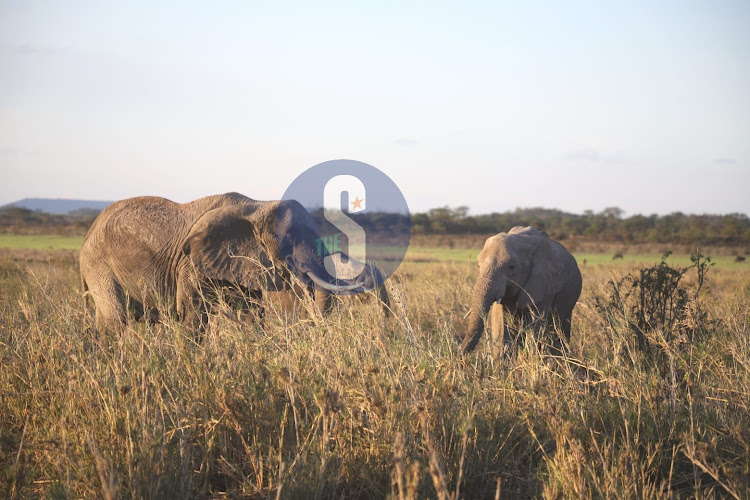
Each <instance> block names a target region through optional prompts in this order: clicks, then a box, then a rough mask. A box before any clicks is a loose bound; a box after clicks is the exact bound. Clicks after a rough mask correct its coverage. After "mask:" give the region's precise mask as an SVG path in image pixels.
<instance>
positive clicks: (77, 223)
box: [0, 206, 99, 236]
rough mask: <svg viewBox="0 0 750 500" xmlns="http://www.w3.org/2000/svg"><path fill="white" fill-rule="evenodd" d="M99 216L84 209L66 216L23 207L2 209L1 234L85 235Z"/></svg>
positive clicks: (94, 211) (92, 211) (0, 218)
mask: <svg viewBox="0 0 750 500" xmlns="http://www.w3.org/2000/svg"><path fill="white" fill-rule="evenodd" d="M97 215H99V211H98V210H92V209H89V208H82V209H79V210H74V211H72V212H70V213H68V214H66V215H60V214H49V213H46V212H40V211H36V210H29V209H28V208H22V207H14V206H10V207H3V208H0V233H14V234H61V235H68V236H75V235H84V234H86V231H88V229H89V227H90V226H91V224H92V223H93V222H94V219H96V216H97Z"/></svg>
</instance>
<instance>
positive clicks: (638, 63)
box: [0, 0, 750, 215]
mask: <svg viewBox="0 0 750 500" xmlns="http://www.w3.org/2000/svg"><path fill="white" fill-rule="evenodd" d="M153 3H154V2H103V1H90V2H83V1H65V2H58V1H49V2H40V1H30V0H20V1H7V0H0V204H2V203H7V202H11V201H14V200H17V199H20V198H23V197H66V198H89V199H105V200H106V199H108V200H114V199H119V198H125V197H130V196H136V195H142V194H153V195H160V196H166V197H168V198H171V199H174V200H175V201H188V200H190V199H193V198H197V197H199V196H203V195H207V194H214V193H219V192H225V191H240V192H242V193H244V194H246V195H248V196H251V197H254V198H258V199H273V198H280V197H281V195H282V194H283V192H284V190H285V188H286V186H287V185H288V184H290V183H291V182H292V180H293V179H294V177H295V176H296V175H298V174H299V173H301V172H302V171H303V170H304V169H306V168H308V167H310V166H312V165H315V164H317V163H320V162H323V161H326V160H331V159H336V158H351V159H355V160H359V161H364V162H367V163H370V164H371V165H374V166H376V167H378V168H379V169H381V170H382V171H384V172H385V173H386V174H388V175H389V176H390V177H391V178H392V179H393V180H394V181H395V182H396V183H397V184H398V185H399V186H400V187H401V189H402V191H403V192H404V195H405V197H406V199H407V202H408V203H409V205H410V208H411V209H412V211H422V210H425V209H428V208H432V207H437V206H443V205H451V206H457V205H468V206H470V207H471V209H472V212H473V213H484V212H490V211H505V210H512V209H514V208H516V207H530V206H544V207H548V208H560V209H563V210H567V211H572V212H582V211H583V210H586V209H592V210H601V209H602V208H604V207H608V206H619V207H621V208H623V209H624V210H625V211H626V214H631V215H632V214H635V213H645V214H649V213H654V212H656V213H669V212H672V211H678V210H680V211H683V212H691V213H703V212H709V213H726V212H743V213H750V196H748V193H747V191H748V188H749V187H750V91H749V90H748V89H750V2H747V1H746V0H742V1H722V0H717V1H710V2H709V1H684V0H683V1H660V2H646V1H643V2H641V1H622V2H619V1H611V2H610V1H608V2H601V1H573V2H533V1H518V2H487V3H483V2H461V3H460V5H459V3H458V2H455V3H437V2H416V3H408V5H405V2H392V3H391V2H369V3H366V4H365V3H362V4H359V5H356V4H355V2H299V3H297V2H239V1H238V2H159V3H158V4H159V5H158V6H154V5H152V4H153Z"/></svg>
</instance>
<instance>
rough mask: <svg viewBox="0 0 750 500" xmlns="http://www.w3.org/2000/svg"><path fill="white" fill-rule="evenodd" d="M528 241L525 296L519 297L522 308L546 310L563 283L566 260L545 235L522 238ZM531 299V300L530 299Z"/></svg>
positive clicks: (565, 272) (556, 246) (565, 274)
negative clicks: (528, 260)
mask: <svg viewBox="0 0 750 500" xmlns="http://www.w3.org/2000/svg"><path fill="white" fill-rule="evenodd" d="M522 238H527V239H528V240H529V241H527V242H526V243H527V244H528V246H526V252H527V255H529V256H530V260H531V262H530V267H529V274H528V279H527V280H526V284H525V286H524V287H523V289H524V290H525V291H526V292H527V294H528V295H527V294H523V297H522V298H521V297H519V305H520V306H522V307H530V308H532V309H534V307H536V308H539V309H546V308H547V307H549V306H550V305H551V304H552V303H553V302H554V300H555V296H556V295H557V293H558V292H559V291H560V289H561V288H562V287H563V285H564V283H565V279H566V276H567V270H566V266H567V260H566V259H565V258H564V255H562V254H561V253H560V251H559V248H558V245H555V244H554V242H553V241H552V240H550V239H549V237H547V235H545V234H542V233H539V234H537V235H527V236H522ZM530 297H533V300H532V299H531V298H530Z"/></svg>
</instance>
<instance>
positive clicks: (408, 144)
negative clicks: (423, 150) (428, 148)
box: [393, 137, 419, 148]
mask: <svg viewBox="0 0 750 500" xmlns="http://www.w3.org/2000/svg"><path fill="white" fill-rule="evenodd" d="M393 142H395V143H396V144H397V145H399V146H401V147H402V148H413V147H414V146H416V145H417V144H419V141H415V140H414V139H406V138H403V137H402V138H401V139H396V140H395V141H393Z"/></svg>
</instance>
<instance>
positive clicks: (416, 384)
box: [0, 249, 750, 498]
mask: <svg viewBox="0 0 750 500" xmlns="http://www.w3.org/2000/svg"><path fill="white" fill-rule="evenodd" d="M461 252H464V251H459V250H455V251H454V250H440V251H431V250H423V249H414V250H412V251H410V253H409V258H408V260H407V261H406V262H405V263H404V264H403V265H402V266H401V268H400V269H399V271H398V273H397V275H396V276H395V277H394V278H392V279H391V281H390V283H391V284H392V287H391V293H392V296H393V304H392V307H393V310H394V314H393V316H392V317H391V318H390V319H382V318H380V317H379V316H378V313H377V308H376V306H375V305H374V304H372V303H359V302H354V303H345V304H340V305H339V306H338V308H337V310H336V311H334V313H333V314H331V315H330V316H329V317H327V318H321V317H319V316H317V315H315V314H313V315H310V314H305V313H301V312H298V313H289V312H285V311H283V310H280V309H278V308H277V307H276V306H275V304H269V311H268V313H267V318H266V321H265V323H264V324H263V325H261V324H260V323H259V322H258V321H255V320H253V319H252V318H248V317H245V316H240V317H238V315H237V314H236V313H234V312H232V311H229V310H226V311H223V313H222V314H220V315H217V316H216V317H214V318H213V321H212V325H211V328H210V329H209V331H208V332H207V334H206V336H205V338H204V339H203V341H202V343H200V344H196V343H195V342H193V341H192V340H191V336H190V335H188V334H186V332H183V331H182V329H181V327H180V325H178V324H175V323H174V322H173V321H171V320H170V319H168V318H167V319H164V321H163V322H162V323H160V324H156V325H146V324H134V325H133V326H132V327H131V328H128V329H127V330H126V331H125V332H124V333H123V334H122V335H111V334H97V333H96V332H95V331H94V329H93V326H92V320H93V318H92V314H91V313H90V312H89V311H87V309H86V308H85V306H84V303H83V300H82V298H81V296H80V292H79V280H78V271H77V268H76V264H75V260H74V258H73V257H72V253H71V254H52V253H50V254H48V258H39V254H38V253H37V254H34V257H33V258H32V257H29V256H28V255H25V254H18V255H21V257H20V258H15V257H14V254H12V253H11V254H7V255H6V256H5V257H0V290H2V292H1V293H0V496H3V497H53V498H79V497H105V498H115V497H118V496H123V497H171V498H188V497H193V498H195V497H198V498H205V497H216V496H224V495H226V496H229V497H253V498H267V497H271V498H276V497H278V496H280V497H282V498H307V497H324V498H327V497H338V498H342V497H343V498H351V497H362V498H371V497H375V498H383V497H388V496H391V497H393V498H417V497H428V496H429V497H437V498H451V497H454V498H455V497H461V498H484V497H489V498H494V497H496V495H498V494H499V496H500V497H502V498H518V497H521V498H524V497H544V498H563V497H566V498H580V497H612V498H633V497H636V498H673V497H700V498H704V497H705V498H710V497H713V496H722V497H724V496H726V497H732V496H734V497H736V498H747V491H748V489H749V488H750V479H749V478H750V403H748V401H750V271H748V270H747V268H746V267H739V268H737V269H733V268H732V269H730V268H729V267H725V266H724V265H723V263H720V265H718V266H716V267H715V268H713V269H712V270H711V271H710V273H709V276H708V282H707V284H706V285H705V287H704V290H703V292H702V297H703V299H702V302H701V307H702V309H703V310H704V311H706V312H707V313H708V315H709V319H710V321H709V322H704V323H705V325H704V327H703V329H701V330H700V331H701V332H702V333H701V335H699V336H695V337H694V338H693V339H692V340H691V341H690V342H686V343H672V344H665V345H664V347H663V349H662V351H661V352H662V353H663V355H664V359H666V360H667V361H666V364H665V365H664V366H662V367H661V368H656V367H654V366H653V365H650V364H649V363H648V362H647V358H646V357H645V356H644V355H643V354H642V353H641V352H640V351H639V350H638V348H637V344H636V342H635V339H634V337H633V335H632V334H631V333H630V331H629V329H628V328H627V327H626V326H624V325H622V324H618V323H609V322H607V321H605V320H604V318H602V317H601V316H600V314H599V313H598V312H597V308H596V305H595V302H596V297H597V296H599V297H602V296H603V295H604V294H605V292H606V288H605V285H606V282H607V280H608V279H610V277H611V276H619V275H622V274H623V273H625V272H627V271H629V270H630V269H632V268H633V266H634V264H635V262H633V261H630V260H628V256H626V258H625V259H624V260H618V261H615V263H612V260H611V256H610V255H607V256H605V257H602V260H601V261H600V260H597V256H595V255H586V256H584V257H583V259H586V265H582V273H583V276H584V292H583V295H582V297H581V300H580V302H579V305H578V307H577V309H576V311H575V316H574V325H573V337H572V345H571V349H570V355H569V358H568V359H566V360H557V361H555V360H551V359H548V358H544V357H543V355H542V354H540V352H538V351H537V350H536V347H535V346H534V345H533V343H528V344H527V346H526V347H523V348H521V349H520V352H519V353H518V355H517V356H516V357H514V358H511V359H505V360H501V361H500V362H495V361H494V360H492V359H491V357H490V353H489V350H490V348H489V342H488V341H487V340H486V339H483V342H481V343H480V348H479V349H478V350H477V351H476V352H475V353H473V354H472V355H469V356H462V355H460V354H459V352H458V350H457V347H456V343H455V341H454V336H455V335H456V334H460V332H462V331H463V327H464V324H463V321H464V319H463V318H464V316H465V314H466V312H467V311H468V308H469V296H470V292H471V287H472V285H473V283H474V279H475V273H476V269H475V268H476V265H475V263H474V261H473V259H474V258H475V257H476V254H472V255H471V256H470V255H469V253H470V252H469V253H461ZM16 257H17V256H16ZM469 257H471V258H469ZM655 257H656V259H655V260H658V255H655ZM648 258H649V259H650V258H651V257H650V256H649V257H648ZM583 259H582V258H581V256H579V262H583ZM638 259H640V257H639V258H638ZM638 262H641V260H638ZM604 264H606V265H604ZM688 326H690V325H688ZM693 326H695V325H693ZM658 333H659V332H656V333H655V334H654V335H655V337H654V338H655V339H656V340H655V342H657V341H658V339H659V336H658ZM665 367H666V368H665Z"/></svg>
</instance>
